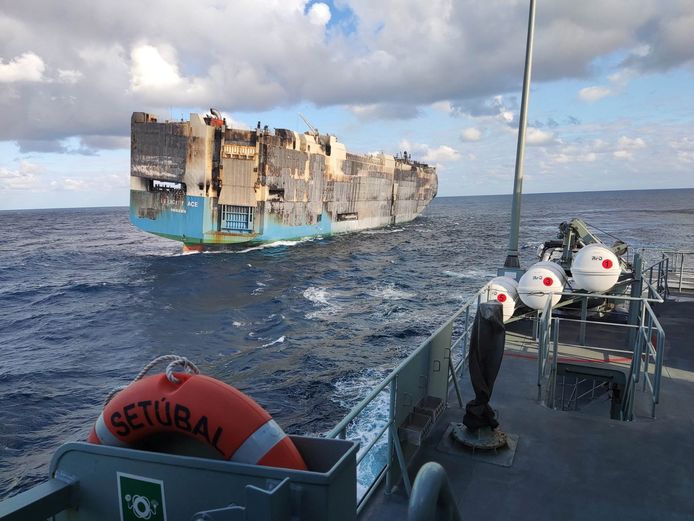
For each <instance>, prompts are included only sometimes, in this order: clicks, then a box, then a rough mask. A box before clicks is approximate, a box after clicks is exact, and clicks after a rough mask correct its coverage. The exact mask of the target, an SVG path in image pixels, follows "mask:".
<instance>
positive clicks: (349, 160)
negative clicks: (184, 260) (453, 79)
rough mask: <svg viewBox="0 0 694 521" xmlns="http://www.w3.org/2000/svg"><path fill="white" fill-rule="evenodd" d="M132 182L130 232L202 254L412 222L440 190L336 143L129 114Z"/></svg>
mask: <svg viewBox="0 0 694 521" xmlns="http://www.w3.org/2000/svg"><path fill="white" fill-rule="evenodd" d="M130 180H131V181H130V182H131V190H130V220H131V222H132V223H133V225H135V226H136V227H138V228H140V229H142V230H144V231H146V232H149V233H152V234H155V235H159V236H161V237H165V238H168V239H173V240H177V241H180V242H182V243H184V245H186V246H188V247H196V248H198V249H199V248H204V249H206V248H210V249H214V248H219V247H224V246H229V245H234V244H242V243H250V242H272V241H277V240H285V239H297V238H302V237H311V236H318V235H321V236H326V235H331V234H336V233H343V232H350V231H359V230H364V229H369V228H378V227H383V226H388V225H391V224H397V223H403V222H408V221H411V220H412V219H414V218H416V217H417V216H418V215H420V214H421V212H422V211H423V210H424V209H425V208H426V206H427V204H428V203H429V202H430V201H431V200H432V199H433V197H434V196H435V195H436V191H437V187H438V179H437V177H436V172H435V169H434V168H431V167H429V166H427V165H424V164H421V163H416V162H412V161H410V160H407V159H404V158H403V159H400V158H395V157H393V156H386V155H383V154H379V155H376V156H361V155H356V154H349V153H347V152H346V150H345V147H344V145H342V144H341V143H338V142H337V140H336V139H335V137H334V136H320V135H313V134H298V133H296V132H291V131H288V130H282V129H277V130H275V132H274V133H270V132H268V131H267V130H266V129H263V130H260V129H256V130H253V131H248V130H238V129H227V128H226V127H225V126H224V125H223V124H222V125H219V124H217V125H214V124H212V125H211V124H210V122H209V120H206V119H204V118H202V117H200V116H198V115H195V114H191V121H190V122H185V123H169V122H166V123H158V122H156V120H155V119H154V118H152V117H151V116H149V115H147V114H143V113H135V114H133V122H132V155H131V177H130Z"/></svg>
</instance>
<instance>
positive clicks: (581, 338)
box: [578, 297, 588, 346]
mask: <svg viewBox="0 0 694 521" xmlns="http://www.w3.org/2000/svg"><path fill="white" fill-rule="evenodd" d="M587 320H588V297H583V299H582V300H581V325H580V329H579V333H578V343H579V344H580V345H582V346H584V345H586V322H587Z"/></svg>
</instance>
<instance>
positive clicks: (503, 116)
mask: <svg viewBox="0 0 694 521" xmlns="http://www.w3.org/2000/svg"><path fill="white" fill-rule="evenodd" d="M499 119H500V120H501V121H505V122H506V123H511V122H512V121H513V112H511V111H510V110H505V111H503V112H501V113H500V114H499Z"/></svg>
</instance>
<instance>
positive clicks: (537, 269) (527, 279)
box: [518, 261, 566, 310]
mask: <svg viewBox="0 0 694 521" xmlns="http://www.w3.org/2000/svg"><path fill="white" fill-rule="evenodd" d="M564 286H566V274H565V273H564V270H563V268H562V267H561V266H559V264H557V263H556V262H551V261H542V262H537V263H535V264H533V265H532V266H530V268H528V271H526V272H525V273H524V274H523V276H522V277H521V279H520V281H519V282H518V295H519V296H520V299H521V300H522V301H523V303H524V304H525V305H526V306H528V307H529V308H532V309H537V310H540V309H544V307H545V303H546V302H547V299H548V298H550V296H551V298H552V306H555V305H556V304H557V303H558V302H559V300H561V295H559V293H562V292H563V291H564ZM552 293H554V295H551V294H552Z"/></svg>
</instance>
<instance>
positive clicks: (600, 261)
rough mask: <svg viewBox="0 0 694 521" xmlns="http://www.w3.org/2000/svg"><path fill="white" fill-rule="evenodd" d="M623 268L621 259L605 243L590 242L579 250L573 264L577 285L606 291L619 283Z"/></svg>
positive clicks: (592, 290)
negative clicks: (620, 262)
mask: <svg viewBox="0 0 694 521" xmlns="http://www.w3.org/2000/svg"><path fill="white" fill-rule="evenodd" d="M621 271H622V269H621V267H620V265H619V259H618V258H617V256H616V255H615V254H614V253H612V250H610V249H609V248H608V247H607V246H605V245H603V244H588V245H586V246H584V247H583V248H581V249H580V250H578V253H577V254H576V256H575V257H574V260H573V262H572V264H571V274H572V275H573V278H574V280H575V281H576V287H577V288H580V289H584V290H586V291H589V292H591V293H594V292H595V293H604V292H605V291H608V290H609V289H611V288H612V286H614V285H615V284H616V283H617V279H619V274H620V273H621Z"/></svg>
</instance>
